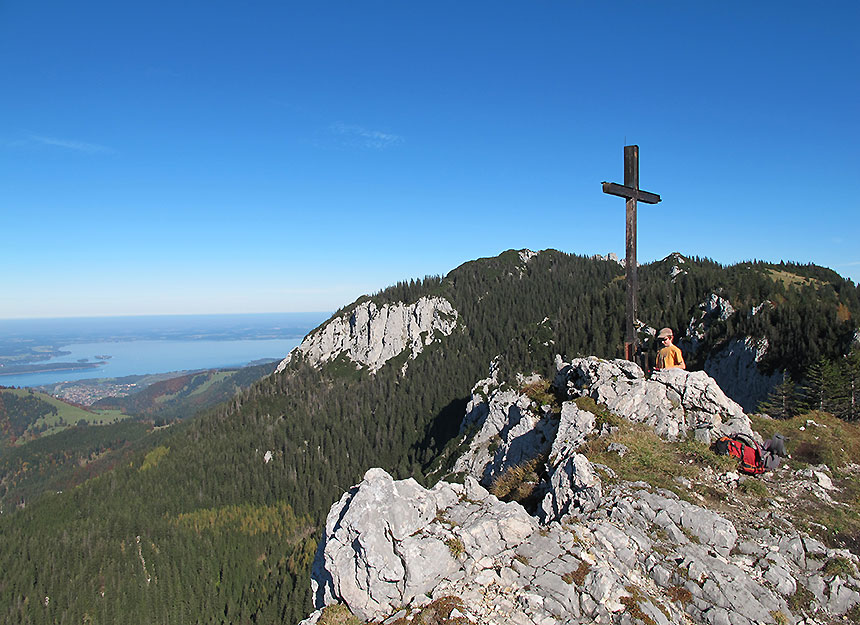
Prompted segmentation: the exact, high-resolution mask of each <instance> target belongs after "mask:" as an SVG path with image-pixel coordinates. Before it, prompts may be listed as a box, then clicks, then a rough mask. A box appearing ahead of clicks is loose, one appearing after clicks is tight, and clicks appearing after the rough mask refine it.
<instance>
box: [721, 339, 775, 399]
mask: <svg viewBox="0 0 860 625" xmlns="http://www.w3.org/2000/svg"><path fill="white" fill-rule="evenodd" d="M767 348H768V345H767V339H764V338H762V339H758V340H756V339H753V338H752V337H746V338H745V339H743V340H740V339H734V340H732V341H730V342H729V344H728V345H726V346H725V347H724V348H723V349H721V350H720V351H718V352H716V353H715V354H713V355H712V356H710V357H709V358H708V359H707V360H706V361H705V365H704V370H705V371H706V372H707V373H708V375H710V376H711V377H713V378H714V379H715V380H716V381H717V382H718V383H719V384H720V386H721V387H722V388H723V389H725V391H726V393H727V394H729V395H731V396H732V398H733V399H734V400H735V401H736V402H738V403H739V404H740V405H741V406H743V408H744V410H747V411H749V412H752V411H754V410H755V409H756V406H757V405H758V404H759V402H761V401H762V400H763V399H764V398H766V397H767V396H768V394H769V393H770V392H771V391H772V390H773V389H774V387H776V385H777V384H779V383H780V382H781V381H782V374H781V373H780V372H778V371H776V372H774V373H772V374H770V375H766V374H764V373H762V372H761V371H760V370H759V368H758V363H759V362H761V359H762V358H763V357H764V355H765V354H766V353H767Z"/></svg>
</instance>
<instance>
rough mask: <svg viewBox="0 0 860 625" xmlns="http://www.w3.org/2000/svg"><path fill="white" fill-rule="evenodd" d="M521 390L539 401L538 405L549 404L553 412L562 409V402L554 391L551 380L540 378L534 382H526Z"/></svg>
mask: <svg viewBox="0 0 860 625" xmlns="http://www.w3.org/2000/svg"><path fill="white" fill-rule="evenodd" d="M520 392H521V393H522V394H523V395H525V396H526V397H528V398H529V399H531V400H532V401H533V402H535V403H537V405H538V406H543V405H549V406H551V407H552V411H553V412H559V411H561V402H560V401H559V398H558V396H557V395H556V394H555V392H554V391H553V388H552V384H551V383H550V382H549V380H539V381H538V382H533V383H532V384H526V385H525V386H524V387H523V388H522V389H521V390H520Z"/></svg>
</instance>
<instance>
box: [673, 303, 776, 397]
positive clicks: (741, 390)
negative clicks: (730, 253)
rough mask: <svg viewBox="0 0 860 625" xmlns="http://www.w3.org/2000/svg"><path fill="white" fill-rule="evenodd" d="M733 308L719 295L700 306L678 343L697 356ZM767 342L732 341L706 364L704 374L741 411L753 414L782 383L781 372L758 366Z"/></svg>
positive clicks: (741, 339) (763, 339)
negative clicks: (765, 370) (709, 334)
mask: <svg viewBox="0 0 860 625" xmlns="http://www.w3.org/2000/svg"><path fill="white" fill-rule="evenodd" d="M770 305H771V304H770V302H767V301H766V302H763V303H762V304H760V305H759V306H756V307H755V308H753V309H752V311H751V312H750V314H751V315H756V314H758V312H760V311H761V310H762V309H763V308H764V307H766V306H770ZM735 312H736V311H735V309H734V307H733V306H732V305H731V303H729V301H728V300H726V299H725V298H723V297H720V296H719V295H717V294H716V293H711V295H710V296H709V297H708V298H707V299H706V300H704V301H703V302H702V303H701V304H700V305H699V310H698V312H697V313H696V314H695V315H693V317H692V318H691V319H690V323H689V325H688V327H687V330H686V333H685V335H684V336H683V337H681V338H680V339H679V341H678V343H679V345H680V346H681V348H682V349H683V350H684V351H685V352H686V353H687V354H688V356H689V355H691V354H696V353H697V352H699V351H700V350H702V349H703V348H705V347H706V346H705V345H704V339H705V335H706V333H707V331H708V329H709V328H710V327H711V325H712V324H714V323H716V322H718V321H726V320H727V319H728V318H729V317H731V316H732V315H733V314H734V313H735ZM768 347H769V346H768V342H767V339H765V338H761V339H754V338H752V337H749V336H747V337H743V338H736V339H732V340H731V341H729V342H728V344H726V345H725V346H723V347H722V348H721V349H720V350H718V351H716V352H714V353H712V354H710V355H709V356H708V357H707V358H706V359H705V361H704V365H703V367H702V368H703V369H704V371H705V372H706V373H707V374H708V375H709V376H711V377H712V378H714V380H716V381H717V383H718V384H719V385H720V388H721V389H722V390H723V391H724V392H725V393H726V395H728V396H730V397H731V398H732V399H733V400H734V401H736V402H737V403H738V404H740V405H741V407H742V408H743V409H744V410H746V411H748V412H752V411H754V410H755V409H756V406H758V404H759V403H760V402H761V401H762V400H763V399H765V398H766V397H767V396H768V394H769V393H770V392H771V391H772V390H773V389H774V387H775V386H776V385H777V384H778V383H779V382H780V381H781V379H782V375H781V373H780V372H774V373H772V374H770V375H767V374H765V373H762V372H761V370H760V369H759V363H760V362H761V360H762V359H763V358H764V356H765V354H767V350H768Z"/></svg>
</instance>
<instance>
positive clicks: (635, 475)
mask: <svg viewBox="0 0 860 625" xmlns="http://www.w3.org/2000/svg"><path fill="white" fill-rule="evenodd" d="M618 423H619V425H618V426H617V427H618V429H617V430H615V431H614V432H613V433H612V434H610V435H609V436H601V437H598V438H594V439H591V440H589V441H587V442H586V443H585V445H583V448H582V449H580V452H581V453H583V454H585V455H586V456H587V457H588V459H589V460H590V461H591V462H597V463H600V464H605V465H606V466H608V467H609V468H610V469H612V470H613V471H615V473H616V475H617V476H618V477H617V479H620V480H625V481H637V480H641V481H644V482H647V483H648V484H650V485H651V486H654V487H657V488H666V489H669V490H673V491H675V492H678V491H679V488H678V484H677V483H676V482H675V481H674V480H675V478H676V477H678V476H681V477H686V478H688V479H690V478H693V477H695V475H696V474H697V473H698V471H699V469H700V466H699V465H697V464H695V463H694V464H690V463H689V462H688V461H687V460H686V459H685V455H684V453H683V451H682V450H680V449H679V447H678V445H677V444H675V443H669V442H666V441H664V440H662V439H661V438H660V437H658V436H657V434H655V433H654V429H653V428H651V427H649V426H647V425H643V424H641V423H632V422H630V421H627V420H624V419H619V421H618ZM610 443H621V444H622V445H624V446H626V447H627V449H628V451H627V453H626V454H625V455H624V457H623V458H622V457H620V456H619V455H618V454H617V453H615V452H610V451H607V447H608V446H609V444H610ZM679 494H681V493H679Z"/></svg>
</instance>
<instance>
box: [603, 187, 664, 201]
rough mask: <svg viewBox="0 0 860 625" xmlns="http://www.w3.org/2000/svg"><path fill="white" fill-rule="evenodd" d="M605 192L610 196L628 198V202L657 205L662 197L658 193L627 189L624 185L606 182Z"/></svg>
mask: <svg viewBox="0 0 860 625" xmlns="http://www.w3.org/2000/svg"><path fill="white" fill-rule="evenodd" d="M603 192H604V193H608V194H609V195H617V196H618V197H623V198H627V199H628V200H638V201H639V202H645V203H646V204H657V203H658V202H659V201H660V196H659V195H657V194H656V193H648V191H643V190H642V189H634V188H633V187H625V186H624V185H623V184H617V183H615V182H604V183H603Z"/></svg>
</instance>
